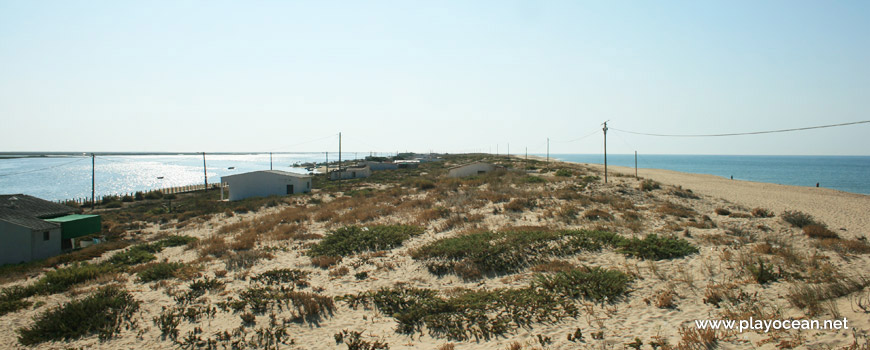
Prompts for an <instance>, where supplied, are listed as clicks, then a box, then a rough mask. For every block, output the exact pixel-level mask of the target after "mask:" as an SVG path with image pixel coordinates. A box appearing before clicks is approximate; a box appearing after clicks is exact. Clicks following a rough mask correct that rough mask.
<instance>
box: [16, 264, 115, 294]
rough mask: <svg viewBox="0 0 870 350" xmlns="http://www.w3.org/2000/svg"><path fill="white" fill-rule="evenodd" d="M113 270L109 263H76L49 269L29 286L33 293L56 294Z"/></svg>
mask: <svg viewBox="0 0 870 350" xmlns="http://www.w3.org/2000/svg"><path fill="white" fill-rule="evenodd" d="M111 271H112V267H111V266H108V265H102V264H100V265H98V264H86V263H82V264H74V265H71V266H69V267H65V268H61V269H57V270H54V271H49V272H46V273H45V276H43V277H42V278H40V279H39V281H36V283H34V284H33V285H31V286H30V287H28V289H31V290H32V291H33V292H34V293H33V294H54V293H60V292H65V291H67V290H69V289H70V288H72V287H73V286H74V285H76V284H79V283H82V282H86V281H91V280H94V279H96V278H97V277H100V276H102V275H105V274H106V273H109V272H111Z"/></svg>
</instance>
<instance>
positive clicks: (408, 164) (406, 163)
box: [394, 159, 420, 169]
mask: <svg viewBox="0 0 870 350" xmlns="http://www.w3.org/2000/svg"><path fill="white" fill-rule="evenodd" d="M394 163H396V165H397V166H398V167H399V169H409V168H417V167H419V166H420V161H419V160H416V159H414V160H397V161H395V162H394Z"/></svg>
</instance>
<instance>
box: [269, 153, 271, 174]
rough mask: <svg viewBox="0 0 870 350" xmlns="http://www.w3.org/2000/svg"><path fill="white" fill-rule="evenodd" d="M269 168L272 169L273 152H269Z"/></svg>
mask: <svg viewBox="0 0 870 350" xmlns="http://www.w3.org/2000/svg"><path fill="white" fill-rule="evenodd" d="M269 170H272V152H269Z"/></svg>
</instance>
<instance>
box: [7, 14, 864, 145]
mask: <svg viewBox="0 0 870 350" xmlns="http://www.w3.org/2000/svg"><path fill="white" fill-rule="evenodd" d="M867 119H870V2H868V1H719V2H712V1H406V2H399V1H389V2H388V1H244V2H242V1H25V0H21V1H9V0H0V125H2V127H0V129H2V135H3V136H2V138H0V151H269V150H273V151H325V150H334V149H335V148H337V147H336V145H335V143H336V142H337V140H336V138H335V137H332V138H330V137H329V135H333V134H337V133H338V132H339V131H341V132H342V133H343V136H344V149H345V150H350V151H370V150H373V151H395V150H401V151H404V150H412V151H428V150H434V151H440V152H463V151H489V150H492V151H493V152H495V150H496V145H498V148H499V151H500V152H502V153H504V151H506V148H507V144H508V143H510V150H511V153H521V152H522V151H523V150H524V147H528V148H529V152H530V153H542V152H544V151H545V141H546V138H547V137H550V138H551V139H552V140H553V142H552V143H551V148H550V151H551V152H552V153H598V152H600V151H601V148H602V145H601V143H602V142H601V135H600V134H599V135H595V136H592V137H589V138H586V139H583V140H581V141H576V142H558V141H566V140H571V139H576V138H579V137H581V136H584V135H587V134H589V133H592V132H594V131H595V130H596V129H599V128H600V123H601V122H603V121H604V120H611V122H610V126H611V127H613V128H620V129H625V130H634V131H642V132H652V133H677V134H679V133H690V134H696V133H724V132H742V131H755V130H768V129H779V128H792V127H803V126H812V125H821V124H828V123H839V122H850V121H858V120H867ZM312 140H315V141H312ZM608 141H609V142H608V151H609V152H613V153H631V152H633V151H634V150H638V151H640V152H641V153H646V154H652V153H677V154H829V155H851V154H858V155H868V154H870V124H863V125H856V126H851V127H843V128H832V129H822V130H814V131H803V132H795V133H790V134H774V135H764V136H741V137H731V138H704V139H685V138H653V137H644V136H636V135H628V134H619V133H617V132H611V133H609V134H608Z"/></svg>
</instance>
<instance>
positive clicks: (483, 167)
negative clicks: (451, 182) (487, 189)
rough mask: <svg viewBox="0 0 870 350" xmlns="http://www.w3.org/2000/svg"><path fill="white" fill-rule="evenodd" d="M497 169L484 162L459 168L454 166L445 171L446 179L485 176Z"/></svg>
mask: <svg viewBox="0 0 870 350" xmlns="http://www.w3.org/2000/svg"><path fill="white" fill-rule="evenodd" d="M496 168H497V167H496V166H495V165H492V164H489V163H484V162H474V163H471V164H465V165H460V166H455V167H452V168H450V169H447V176H448V177H466V176H472V175H478V174H485V173H488V172H490V171H493V170H495V169H496Z"/></svg>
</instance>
